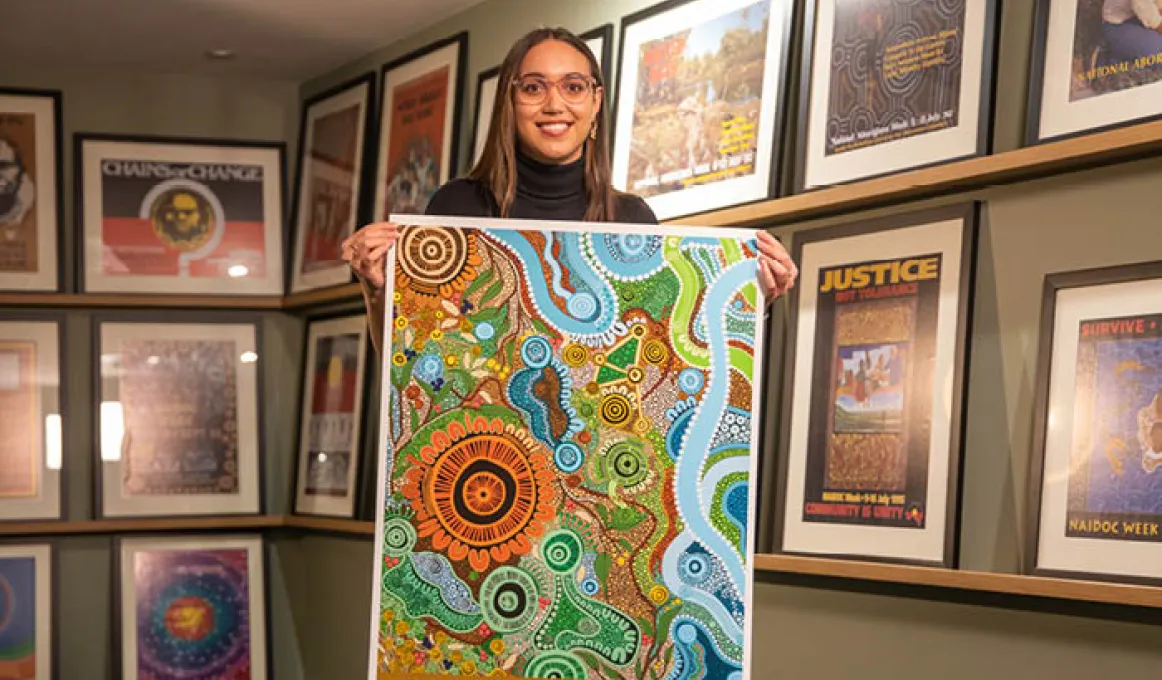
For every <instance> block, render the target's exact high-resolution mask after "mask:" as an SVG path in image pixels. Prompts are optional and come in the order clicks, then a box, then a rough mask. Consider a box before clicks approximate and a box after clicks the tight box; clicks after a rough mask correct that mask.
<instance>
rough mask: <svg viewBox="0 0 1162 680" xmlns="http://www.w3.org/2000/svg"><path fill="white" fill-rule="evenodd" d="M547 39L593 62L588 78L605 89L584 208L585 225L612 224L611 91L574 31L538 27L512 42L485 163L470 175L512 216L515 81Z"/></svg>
mask: <svg viewBox="0 0 1162 680" xmlns="http://www.w3.org/2000/svg"><path fill="white" fill-rule="evenodd" d="M546 40H560V41H561V42H564V43H567V44H569V45H571V46H572V47H573V48H574V49H576V50H577V51H578V52H580V53H581V54H583V55H585V58H586V59H587V60H588V61H589V75H590V76H592V77H593V79H594V80H595V81H596V82H597V87H599V88H601V89H602V90H603V93H602V94H603V96H602V98H601V106H600V108H599V109H598V110H597V113H596V114H595V117H594V122H595V123H596V124H597V138H596V139H594V138H593V137H592V136H589V137H586V138H585V148H584V151H583V156H584V158H585V194H586V196H588V198H589V205H588V207H587V208H586V209H585V220H586V221H590V222H606V221H613V220H614V218H615V212H616V204H617V202H616V200H615V199H616V197H617V195H618V192H617V191H615V190H614V188H613V184H612V177H613V170H612V169H611V167H610V159H609V125H608V122H609V121H608V116H607V114H606V106H605V103H606V102H607V101H608V99H609V97H608V91H607V90H606V88H605V80H604V77H603V76H602V73H601V67H600V66H599V65H598V64H597V58H596V57H594V56H593V52H592V51H591V50H590V49H589V46H588V45H586V44H585V41H584V40H581V39H580V38H578V37H577V36H576V35H574V34H573V33H572V32H570V31H569V30H567V29H564V28H538V29H535V30H533V31H530V32H528V33H526V34H525V35H524V36H523V37H521V38H520V39H519V40H517V41H516V42H515V43H513V45H512V47H511V48H509V50H508V55H507V56H506V57H505V58H504V62H503V63H502V64H501V65H500V75H499V80H498V81H497V92H496V105H495V106H493V108H492V118H491V120H490V121H489V125H488V137H487V139H485V141H484V149H483V150H482V152H481V154H480V160H479V161H478V162H477V163H476V166H475V167H473V168H472V170H471V171H470V172H469V173H468V176H469V177H471V178H472V179H476V180H479V181H481V182H483V183H484V184H485V185H486V186H487V187H488V189H489V191H490V192H491V193H492V197H493V199H494V200H495V201H496V204H497V206H498V207H499V209H500V217H508V215H509V212H510V211H511V210H512V203H513V199H514V198H515V196H516V144H517V140H516V113H515V111H514V106H515V104H514V102H513V87H514V86H513V82H514V81H515V80H516V78H517V77H518V76H519V75H520V72H519V71H520V65H521V62H523V61H524V58H525V55H526V54H528V52H529V50H531V49H532V48H533V47H535V46H537V45H539V44H540V43H542V42H544V41H546Z"/></svg>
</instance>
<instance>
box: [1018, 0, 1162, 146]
mask: <svg viewBox="0 0 1162 680" xmlns="http://www.w3.org/2000/svg"><path fill="white" fill-rule="evenodd" d="M1060 1H1061V0H1035V2H1036V6H1035V7H1034V15H1033V44H1032V49H1031V52H1030V55H1029V56H1030V59H1029V97H1028V99H1027V100H1026V111H1025V131H1024V132H1025V145H1026V146H1040V145H1043V144H1049V143H1052V142H1059V141H1064V140H1067V139H1076V138H1078V137H1085V136H1088V135H1092V134H1094V133H1098V132H1108V131H1111V130H1118V129H1122V128H1126V127H1131V126H1134V125H1141V124H1144V123H1149V122H1153V121H1157V120H1162V108H1159V107H1158V106H1157V103H1156V100H1157V96H1156V95H1155V102H1154V109H1155V112H1154V113H1152V114H1145V115H1140V116H1129V117H1125V118H1121V119H1117V120H1112V121H1110V122H1107V123H1099V124H1096V125H1086V126H1083V127H1080V128H1075V129H1073V130H1071V131H1069V132H1063V133H1060V134H1054V135H1048V136H1046V135H1043V134H1042V129H1041V110H1042V107H1043V106H1044V105H1045V104H1044V94H1045V68H1046V64H1047V61H1048V54H1047V51H1048V47H1049V30H1050V29H1049V25H1050V14H1051V11H1052V8H1053V3H1055V2H1060ZM1067 1H1068V0H1067ZM1074 1H1075V2H1080V1H1082V0H1074ZM1099 9H1100V8H1099ZM1071 42H1072V41H1071ZM1106 108H1107V109H1108V110H1111V111H1112V110H1116V109H1117V107H1106Z"/></svg>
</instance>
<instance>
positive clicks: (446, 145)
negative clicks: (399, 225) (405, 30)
mask: <svg viewBox="0 0 1162 680" xmlns="http://www.w3.org/2000/svg"><path fill="white" fill-rule="evenodd" d="M467 58H468V33H467V31H464V32H461V33H457V34H455V35H453V36H450V37H447V38H444V39H442V40H437V41H436V42H433V43H431V44H429V45H427V46H425V47H422V48H420V49H418V50H416V51H415V52H412V53H410V54H407V55H404V56H403V57H400V58H399V59H397V60H395V61H393V62H391V63H389V64H385V65H384V66H383V69H382V71H381V73H380V77H379V81H380V91H381V93H382V94H381V97H382V100H383V101H382V104H381V106H380V109H379V112H380V113H379V115H380V120H379V144H378V147H379V154H378V161H377V163H378V165H377V170H376V174H375V209H374V210H373V214H372V220H374V221H383V220H386V219H387V216H388V215H390V214H391V213H396V212H399V213H417V214H422V213H423V212H424V209H425V208H426V207H427V205H428V200H429V199H430V198H431V197H432V194H434V193H435V192H436V189H438V188H440V185H442V184H443V183H444V182H446V181H448V180H449V179H451V177H452V176H453V172H454V170H453V168H455V167H456V150H457V146H458V145H459V139H460V127H459V125H458V124H457V123H458V122H459V121H460V112H461V98H460V93H461V91H462V90H463V88H464V62H465V61H466V60H467Z"/></svg>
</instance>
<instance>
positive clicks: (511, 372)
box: [368, 216, 766, 680]
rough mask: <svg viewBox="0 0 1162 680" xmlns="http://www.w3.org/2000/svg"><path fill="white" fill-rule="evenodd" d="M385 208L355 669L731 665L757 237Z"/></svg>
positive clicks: (731, 672) (720, 669)
mask: <svg viewBox="0 0 1162 680" xmlns="http://www.w3.org/2000/svg"><path fill="white" fill-rule="evenodd" d="M393 220H395V221H398V222H399V223H400V224H403V225H406V226H404V227H403V230H402V232H401V236H400V240H399V242H398V244H397V246H396V247H395V248H393V249H392V250H391V251H389V253H388V262H387V267H388V271H389V272H392V276H390V277H389V278H388V281H389V284H388V289H387V290H386V291H385V294H386V295H389V296H391V298H390V299H392V300H393V301H394V303H393V305H392V306H391V308H390V312H389V313H388V314H387V318H386V319H385V320H384V338H385V340H384V344H385V345H386V349H385V351H384V357H385V361H384V365H385V370H384V372H383V381H382V388H381V393H382V394H383V395H384V398H383V399H382V402H381V404H382V410H381V415H380V418H381V420H380V442H379V450H380V451H381V452H382V455H381V457H380V460H379V462H380V465H379V472H378V482H377V501H376V511H375V515H376V534H375V546H376V553H375V556H374V570H375V581H374V583H375V587H374V588H373V589H372V592H373V602H374V605H373V607H372V616H371V630H370V635H371V642H370V646H369V650H370V651H369V659H368V677H369V678H380V677H399V678H403V677H407V678H409V680H420V679H422V678H433V679H434V678H436V677H445V676H446V675H448V674H449V673H450V672H451V671H453V670H455V671H458V672H459V673H460V674H463V675H481V676H483V675H497V674H498V672H501V673H503V674H505V676H506V677H516V678H545V677H561V678H585V677H597V676H600V677H603V678H619V679H623V680H631V679H633V680H636V679H637V678H647V677H658V678H663V677H668V676H670V675H671V674H674V673H677V672H678V671H679V670H680V669H682V668H685V667H687V666H686V664H692V663H697V664H698V665H699V667H700V668H709V669H713V675H714V677H716V678H747V677H748V674H749V668H750V663H749V660H748V657H749V654H750V652H749V650H750V649H752V646H751V637H752V633H753V631H752V616H751V612H752V601H753V600H752V597H751V592H752V590H753V569H752V564H753V556H754V547H753V546H754V540H753V534H754V531H753V526H754V515H755V512H754V507H755V500H754V499H755V497H756V494H755V493H753V491H754V489H753V486H752V480H755V479H757V476H756V470H757V466H758V455H757V453H756V452H757V446H758V436H757V431H758V427H759V420H760V419H759V418H756V417H753V416H754V414H755V413H758V412H761V411H758V410H757V409H758V408H759V404H760V402H761V398H762V394H763V389H762V384H761V383H762V377H763V370H762V364H763V357H764V356H766V352H765V349H764V338H763V332H764V324H763V315H764V311H765V308H766V300H765V299H764V297H763V292H762V291H761V290H760V287H759V285H758V278H757V277H758V272H757V266H756V265H757V255H758V250H757V243H756V239H755V232H754V231H751V230H732V229H725V228H717V227H715V228H694V227H690V228H682V227H674V226H665V227H662V226H656V225H625V224H600V223H592V222H556V221H552V222H538V221H523V220H492V219H456V220H452V219H448V218H434V217H411V216H393ZM545 253H554V254H555V256H546V255H545ZM566 282H567V283H566ZM421 583H439V584H440V593H441V596H439V597H428V596H423V600H422V602H421V601H420V595H419V593H420V592H427V591H421V590H417V587H419V584H421ZM428 640H435V642H434V644H431V645H429V644H428V643H427V641H428ZM415 650H420V651H421V652H426V653H420V654H416V653H415ZM385 673H386V676H385V675H384V674H385Z"/></svg>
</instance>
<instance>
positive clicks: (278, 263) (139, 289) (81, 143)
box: [73, 132, 291, 300]
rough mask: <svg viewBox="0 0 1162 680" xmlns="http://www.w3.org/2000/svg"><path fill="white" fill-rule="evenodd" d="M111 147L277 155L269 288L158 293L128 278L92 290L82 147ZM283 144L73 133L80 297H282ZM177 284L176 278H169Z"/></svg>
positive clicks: (286, 226)
mask: <svg viewBox="0 0 1162 680" xmlns="http://www.w3.org/2000/svg"><path fill="white" fill-rule="evenodd" d="M90 142H94V143H102V142H112V143H122V144H140V145H143V146H146V147H149V146H154V145H164V146H174V147H177V148H190V149H196V148H198V147H202V148H221V149H223V150H251V151H256V152H257V151H266V152H272V153H274V154H275V155H276V161H275V162H274V163H273V165H274V166H275V168H276V169H277V174H278V181H277V182H276V183H275V187H276V189H277V192H278V196H277V200H276V201H274V204H275V205H276V206H277V208H278V211H279V219H278V225H277V227H278V229H277V236H278V239H279V241H278V243H275V244H271V243H267V244H266V248H267V253H266V257H265V267H266V268H267V269H268V270H271V269H273V270H274V271H271V272H270V274H269V277H268V278H269V281H268V283H267V284H266V286H267V289H265V290H256V291H254V292H250V291H245V290H239V286H238V280H233V282H231V281H230V280H226V284H225V285H223V286H222V287H221V288H220V289H219V290H213V291H211V290H206V289H197V288H196V287H191V289H190V290H185V291H177V290H172V291H159V290H157V289H152V290H151V289H150V286H145V285H144V284H138V285H137V286H134V285H133V284H131V283H128V281H132V280H133V277H127V284H126V285H125V286H122V287H109V288H102V289H100V290H95V289H94V290H90V288H89V285H88V283H87V281H88V275H87V272H86V256H85V249H86V243H85V234H86V220H85V213H86V206H85V162H86V155H85V146H86V144H88V143H90ZM286 147H287V145H286V142H284V141H278V140H248V139H239V138H228V137H227V138H215V137H183V136H164V135H139V134H119V133H105V132H76V133H74V134H73V201H74V203H73V223H74V230H75V233H76V235H77V239H78V242H77V244H76V248H75V251H76V262H75V267H74V272H73V274H74V276H75V277H76V282H77V285H76V288H77V290H78V292H81V293H96V292H100V293H109V294H133V295H141V296H153V297H157V298H158V299H159V300H162V299H165V298H166V297H173V296H185V295H214V296H237V297H270V296H282V295H284V294H285V293H286V285H285V281H286V272H287V270H288V269H289V266H288V264H287V259H288V258H287V253H288V248H287V244H289V243H291V233H290V231H291V222H290V220H289V219H287V188H288V181H287V176H286V175H287V172H286V168H287V160H286ZM173 279H177V277H173Z"/></svg>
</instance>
